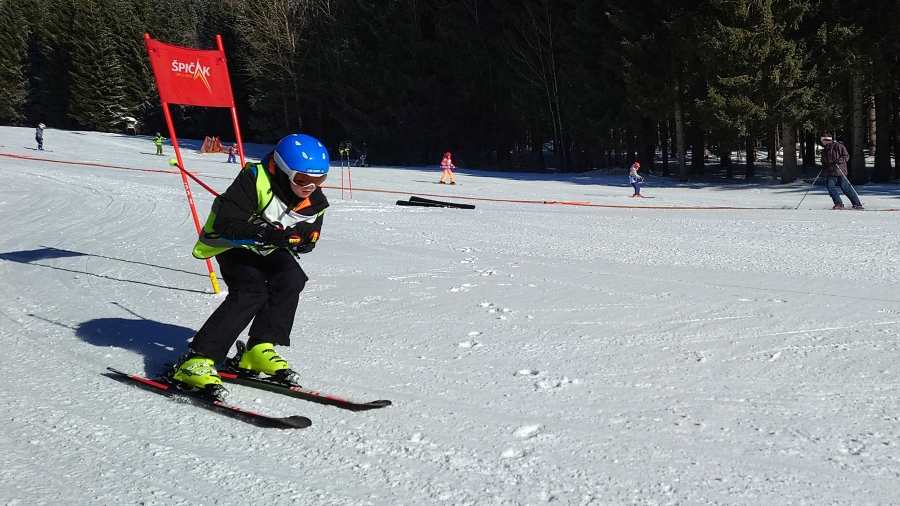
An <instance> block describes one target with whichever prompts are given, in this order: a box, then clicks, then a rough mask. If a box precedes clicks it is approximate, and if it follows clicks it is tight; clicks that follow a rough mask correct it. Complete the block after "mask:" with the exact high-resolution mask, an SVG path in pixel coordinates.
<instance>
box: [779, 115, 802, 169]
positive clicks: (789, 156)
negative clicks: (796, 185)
mask: <svg viewBox="0 0 900 506" xmlns="http://www.w3.org/2000/svg"><path fill="white" fill-rule="evenodd" d="M795 135H796V134H795V132H794V127H793V125H790V124H788V123H787V122H783V123H782V124H781V136H782V137H781V138H782V142H781V144H782V146H783V147H784V161H783V162H782V169H781V183H782V184H786V183H793V182H794V181H795V180H796V179H797V176H799V175H800V171H798V170H797V140H796V139H795V138H794V137H795Z"/></svg>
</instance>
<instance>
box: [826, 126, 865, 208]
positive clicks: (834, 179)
mask: <svg viewBox="0 0 900 506" xmlns="http://www.w3.org/2000/svg"><path fill="white" fill-rule="evenodd" d="M822 145H823V146H825V147H824V149H822V170H824V171H825V173H826V174H827V179H826V180H825V187H826V188H828V194H829V195H830V196H831V200H832V201H833V202H834V207H832V209H835V210H840V209H843V208H844V201H843V200H841V194H840V193H838V188H840V189H841V191H842V192H844V195H846V196H847V198H849V199H850V203H852V204H853V209H862V208H863V206H862V202H860V201H859V195H858V194H857V193H856V190H855V189H854V188H853V186H852V185H851V184H850V181H848V180H847V161H848V160H850V153H848V152H847V148H845V147H844V144H843V143H841V142H836V141H835V140H834V139H833V138H832V137H831V134H825V135H823V136H822Z"/></svg>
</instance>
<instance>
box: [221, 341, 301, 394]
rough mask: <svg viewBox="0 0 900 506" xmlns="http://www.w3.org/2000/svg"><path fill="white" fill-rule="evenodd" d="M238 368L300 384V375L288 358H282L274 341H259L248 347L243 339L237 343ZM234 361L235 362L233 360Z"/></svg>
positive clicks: (295, 384) (296, 384)
mask: <svg viewBox="0 0 900 506" xmlns="http://www.w3.org/2000/svg"><path fill="white" fill-rule="evenodd" d="M236 344H237V355H236V356H237V357H240V360H239V361H238V362H237V368H238V369H243V370H244V371H248V372H251V373H263V374H268V375H269V376H272V377H273V378H275V379H277V380H279V381H283V382H286V383H290V384H292V385H294V386H300V383H299V381H300V376H299V375H298V374H297V373H296V372H294V371H292V370H291V368H290V366H289V365H288V363H287V360H285V359H283V358H281V356H280V355H278V353H277V352H276V351H275V345H273V344H272V343H259V344H257V345H256V346H254V347H253V348H250V349H247V348H246V345H245V344H244V343H243V341H238V342H237V343H236ZM232 363H233V362H232Z"/></svg>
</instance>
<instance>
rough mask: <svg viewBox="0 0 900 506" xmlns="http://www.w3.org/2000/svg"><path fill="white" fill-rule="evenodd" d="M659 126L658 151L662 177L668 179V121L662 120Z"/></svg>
mask: <svg viewBox="0 0 900 506" xmlns="http://www.w3.org/2000/svg"><path fill="white" fill-rule="evenodd" d="M661 126H662V128H661V130H662V131H661V132H660V133H659V148H660V150H659V151H660V153H662V174H663V177H669V120H668V119H665V120H663V121H662V124H661Z"/></svg>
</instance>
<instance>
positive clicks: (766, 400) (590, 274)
mask: <svg viewBox="0 0 900 506" xmlns="http://www.w3.org/2000/svg"><path fill="white" fill-rule="evenodd" d="M44 141H45V144H44V145H45V148H46V151H43V152H41V151H36V150H35V147H36V146H35V142H34V130H33V129H30V128H13V127H4V128H0V155H3V156H0V212H2V214H3V216H5V217H6V219H5V220H4V223H3V228H2V232H0V279H2V290H0V344H2V353H3V359H2V360H0V403H2V410H0V450H2V455H3V465H2V466H0V504H4V505H10V504H16V505H41V504H47V505H56V504H67V505H120V504H121V505H124V504H143V505H195V504H205V505H211V504H217V505H260V504H264V505H295V504H296V505H422V504H447V505H479V506H481V505H536V504H544V503H555V504H566V505H588V504H603V505H607V504H766V505H771V504H809V505H824V504H897V501H898V498H900V418H898V417H900V388H898V386H900V381H898V375H900V360H898V359H900V345H898V339H897V336H898V329H900V292H898V290H897V288H898V284H897V276H898V269H900V258H898V256H900V244H898V235H897V229H898V227H897V223H898V219H900V213H898V212H893V211H889V210H890V209H894V208H897V207H900V201H898V195H900V192H898V187H897V185H896V184H881V185H879V184H868V185H865V186H861V187H859V188H858V190H859V191H860V194H861V195H862V200H863V202H864V203H865V205H866V208H867V209H868V210H867V211H865V212H858V211H831V210H830V208H831V205H832V204H831V200H830V199H829V197H828V196H827V194H826V193H825V191H824V189H823V187H822V186H821V185H816V186H814V187H813V188H812V190H811V191H810V192H809V195H808V196H806V197H805V199H803V197H804V194H805V193H806V191H807V190H808V189H809V188H810V185H809V183H810V182H811V181H812V178H813V176H814V175H815V174H812V173H807V179H806V180H805V181H804V180H799V181H797V182H796V183H793V184H787V185H777V184H773V183H771V181H769V180H768V179H767V178H759V179H758V180H757V181H755V182H754V181H751V182H747V181H744V180H742V179H738V180H734V181H731V182H727V181H725V180H715V181H714V180H712V179H711V178H709V177H707V179H705V180H704V179H702V178H700V179H696V180H693V181H691V182H689V183H682V184H680V183H678V182H677V181H676V180H675V179H671V178H662V177H660V176H658V175H657V176H654V175H648V176H647V181H646V184H645V187H644V191H643V193H644V194H645V195H647V196H648V197H651V196H652V197H655V198H654V199H643V200H639V199H632V198H631V193H632V191H631V187H630V186H628V184H627V177H626V171H624V170H619V171H615V172H601V171H595V172H592V173H587V174H563V175H535V174H519V173H499V172H479V171H469V170H466V169H465V168H461V169H458V170H457V171H456V180H457V182H458V183H459V184H457V185H456V186H444V185H437V184H435V183H436V182H437V180H438V179H439V178H440V170H439V169H437V167H436V166H432V167H417V168H398V167H378V166H373V167H368V168H353V169H351V170H349V171H348V170H343V171H342V170H341V169H340V166H339V165H338V163H337V162H336V161H334V162H333V165H332V169H331V172H330V174H329V177H328V180H327V182H326V186H327V188H326V195H327V196H328V198H329V200H330V202H331V208H330V209H329V210H328V212H327V213H326V217H325V225H324V227H323V230H322V238H321V240H320V241H319V243H318V246H317V247H316V249H315V251H313V252H312V253H310V254H308V255H304V256H302V257H301V258H300V261H301V264H302V266H303V268H304V269H305V271H306V272H307V274H308V275H309V277H310V279H311V280H310V282H309V284H308V285H307V287H306V290H305V291H304V292H303V294H302V296H301V301H300V310H299V311H298V313H297V318H296V323H295V325H294V330H293V333H292V341H293V345H292V346H291V347H289V348H281V349H280V350H279V351H280V352H281V354H282V355H283V356H284V357H285V358H286V359H288V361H289V362H290V363H291V365H292V367H293V368H294V369H296V370H297V371H299V373H300V374H301V376H302V377H303V378H305V385H304V386H307V387H309V388H313V389H317V390H321V391H324V392H328V393H332V394H335V395H339V396H343V397H349V398H353V399H360V400H374V399H383V398H386V399H391V400H392V401H393V402H394V404H393V406H390V407H387V408H385V409H380V410H373V411H366V412H350V411H345V410H341V409H338V408H335V407H331V406H324V405H320V404H315V403H311V402H307V401H303V400H299V399H292V398H288V397H284V396H279V395H276V394H273V393H268V392H264V391H260V390H256V389H251V388H247V387H242V386H231V387H230V388H231V391H232V396H231V400H232V402H234V403H236V404H238V405H240V406H242V407H246V408H249V409H252V410H255V411H259V412H262V413H266V414H274V415H293V414H297V415H304V416H308V417H310V418H311V419H312V420H313V425H312V426H311V427H309V428H307V429H302V430H279V429H266V428H259V427H255V426H252V425H249V424H247V423H244V422H242V421H239V420H235V419H232V418H228V417H225V416H222V415H221V414H218V413H214V412H210V411H207V410H203V409H198V408H197V407H194V406H191V405H188V404H185V403H183V402H177V401H173V400H171V399H167V398H165V397H162V396H158V395H154V394H152V393H150V392H147V391H144V390H141V389H139V388H135V387H133V386H131V385H128V384H123V383H121V382H118V381H114V380H112V379H111V378H110V377H109V376H108V375H107V373H106V368H107V367H109V366H113V367H116V368H118V369H122V370H125V371H129V372H133V373H137V374H142V375H147V376H150V377H153V376H155V375H156V374H157V373H158V372H160V371H161V370H163V368H164V367H165V364H169V363H173V362H174V361H175V360H176V359H177V357H178V354H179V353H183V352H184V351H185V350H186V347H187V343H188V341H189V340H190V338H191V337H192V336H193V334H194V332H195V331H196V330H197V329H198V328H199V327H200V326H201V325H202V324H203V322H204V320H205V319H206V317H207V316H209V314H210V313H211V312H212V311H213V309H214V308H215V307H216V306H217V305H218V304H219V303H220V302H221V301H222V300H223V298H224V296H225V287H224V285H223V293H220V294H213V292H212V287H211V282H210V278H209V276H208V272H207V268H206V263H205V262H203V261H200V260H196V259H194V258H192V257H191V255H190V250H191V247H192V246H193V244H194V241H195V239H196V230H195V225H194V221H193V218H192V215H191V211H190V207H189V205H188V202H187V198H186V195H185V190H184V185H183V183H182V180H181V177H180V176H179V174H178V173H177V172H176V171H174V170H173V168H172V167H170V166H169V165H168V163H167V162H168V159H169V158H170V157H172V156H173V150H172V146H171V144H170V143H169V142H167V143H166V145H165V147H164V148H165V151H166V156H155V155H154V153H155V147H154V146H153V142H152V140H151V139H150V138H148V137H134V136H122V135H115V134H99V133H85V132H70V131H60V130H54V129H53V128H49V129H47V131H46V132H45V135H44ZM199 147H200V143H199V141H185V142H183V143H182V148H183V153H184V160H185V166H186V168H187V169H188V170H189V171H191V172H192V173H194V174H195V176H196V177H197V178H198V179H200V180H201V181H203V182H204V183H206V184H207V185H209V186H210V187H211V188H212V189H213V190H215V191H217V192H221V191H224V190H225V188H227V186H228V185H229V184H230V182H231V180H232V179H233V178H234V176H235V175H236V173H237V171H238V165H235V164H227V163H225V160H226V157H227V155H226V154H224V153H223V154H214V155H201V154H199V153H197V149H198V148H199ZM448 148H450V147H448ZM268 149H270V148H269V147H268V146H261V145H249V146H247V152H248V160H257V159H259V157H261V156H263V155H264V154H265V153H266V152H267V151H268ZM374 155H375V154H374V153H373V156H372V157H371V161H372V163H377V162H378V161H377V157H376V156H374ZM437 161H438V160H437V159H436V160H435V165H436V164H437ZM456 162H457V164H458V165H460V166H464V164H465V161H464V160H461V159H460V160H456ZM766 170H767V168H766V167H765V166H762V165H761V166H759V167H758V171H759V172H760V173H761V174H765V172H766ZM351 177H352V182H353V193H352V198H350V197H351V195H350V192H349V188H347V185H348V181H349V180H350V179H351ZM342 179H343V181H344V185H345V188H344V190H343V191H342V190H341V181H342ZM819 182H821V179H820V180H819ZM191 189H192V192H193V198H194V201H195V203H196V207H197V211H198V214H199V218H200V220H205V218H206V215H207V213H208V211H209V208H210V204H211V202H212V194H211V193H210V192H208V191H207V190H205V189H203V188H202V187H201V186H200V185H198V184H196V183H194V182H191ZM413 195H418V196H423V197H428V198H433V199H439V200H449V201H453V202H460V203H469V204H475V205H476V208H475V209H474V210H464V209H448V208H427V207H401V206H398V205H395V202H396V201H397V200H407V199H408V198H409V197H410V196H413ZM464 197H470V198H473V197H474V198H476V199H483V200H470V199H466V198H464ZM801 199H803V201H802V205H800V207H799V209H795V208H796V207H797V206H798V204H799V203H800V201H801ZM544 202H548V203H546V204H545V203H544ZM552 202H555V203H552ZM585 202H588V203H590V205H579V204H576V203H585ZM845 204H847V201H846V199H845ZM212 265H213V266H214V267H215V268H216V269H217V268H218V266H217V264H216V263H215V262H213V264H212Z"/></svg>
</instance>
